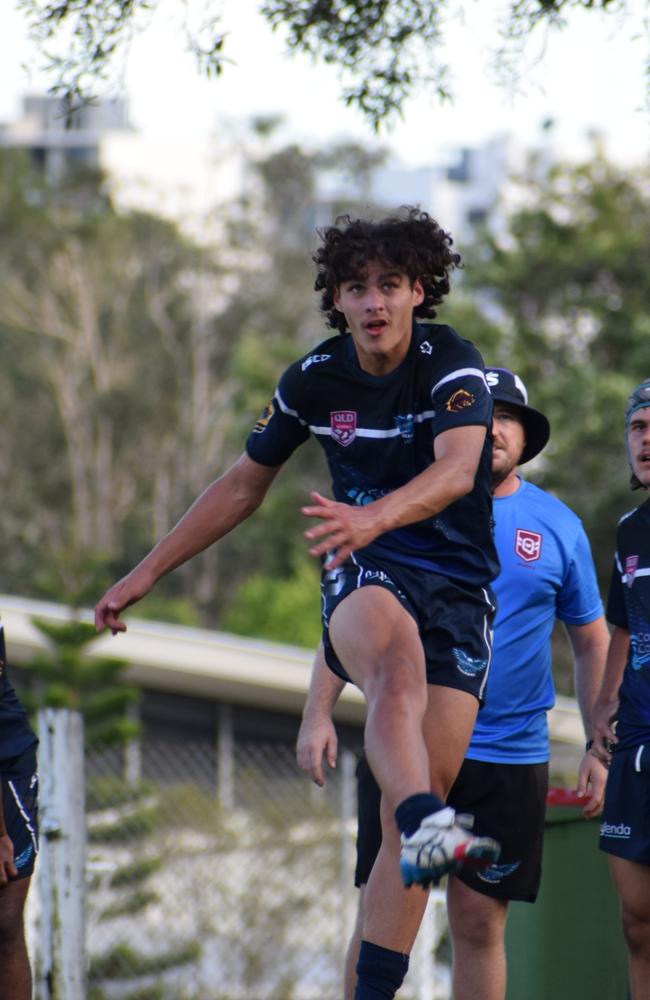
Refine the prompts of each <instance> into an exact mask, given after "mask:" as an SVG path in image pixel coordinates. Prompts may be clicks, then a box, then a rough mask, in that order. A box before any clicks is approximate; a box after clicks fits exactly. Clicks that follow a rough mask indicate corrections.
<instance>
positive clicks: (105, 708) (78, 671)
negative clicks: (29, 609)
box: [23, 618, 140, 748]
mask: <svg viewBox="0 0 650 1000" xmlns="http://www.w3.org/2000/svg"><path fill="white" fill-rule="evenodd" d="M33 623H34V625H35V626H36V628H37V629H38V630H39V632H41V633H42V635H43V636H45V638H46V639H47V640H48V642H49V645H50V652H48V653H39V654H37V655H36V656H35V657H34V658H33V659H32V660H31V662H30V663H28V664H27V665H26V666H27V670H28V671H29V676H30V680H31V684H30V687H29V690H28V691H26V692H25V694H24V697H23V701H24V704H25V707H26V709H27V710H28V711H30V712H35V711H36V710H37V709H39V708H46V707H51V708H67V709H71V710H73V711H78V712H80V713H81V714H82V716H83V718H84V737H85V743H86V747H87V748H90V747H97V746H116V745H117V746H120V745H124V744H125V743H126V742H128V740H130V739H133V738H134V737H135V736H137V735H138V733H139V731H140V727H139V724H138V723H136V722H134V721H132V720H130V719H128V718H127V717H126V714H125V712H126V709H127V707H128V706H129V705H131V704H133V703H134V702H135V701H137V699H138V697H139V695H138V691H137V689H136V688H134V687H131V686H129V685H126V684H122V683H120V678H121V675H122V673H123V671H124V667H125V664H124V663H123V662H122V661H121V660H113V659H109V658H107V657H106V658H102V657H98V658H93V657H90V656H88V655H87V652H86V647H87V646H88V644H89V643H90V642H92V641H93V640H94V639H95V638H96V632H95V629H94V627H93V626H92V625H90V624H89V623H88V622H81V621H77V620H74V619H71V620H70V621H69V622H62V623H61V622H50V621H45V620H44V619H41V618H34V619H33Z"/></svg>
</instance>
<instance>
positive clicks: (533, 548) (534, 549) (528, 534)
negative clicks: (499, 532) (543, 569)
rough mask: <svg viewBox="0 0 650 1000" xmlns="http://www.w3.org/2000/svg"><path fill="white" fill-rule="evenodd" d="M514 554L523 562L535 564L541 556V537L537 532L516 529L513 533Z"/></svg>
mask: <svg viewBox="0 0 650 1000" xmlns="http://www.w3.org/2000/svg"><path fill="white" fill-rule="evenodd" d="M515 552H516V553H517V555H518V556H519V558H520V559H523V560H524V562H528V563H530V562H536V561H537V559H539V558H540V556H541V554H542V536H541V535H540V533H539V532H538V531H527V530H526V528H517V530H516V532H515Z"/></svg>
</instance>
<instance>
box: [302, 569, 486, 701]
mask: <svg viewBox="0 0 650 1000" xmlns="http://www.w3.org/2000/svg"><path fill="white" fill-rule="evenodd" d="M368 586H374V587H383V588H385V589H386V590H388V591H390V592H391V593H392V594H394V596H395V597H396V598H397V600H398V601H399V602H400V604H401V605H402V607H403V608H404V609H405V610H406V611H407V612H408V613H409V614H410V615H411V617H412V618H413V619H414V621H415V623H416V625H417V626H418V630H419V633H420V638H421V640H422V645H423V647H424V655H425V660H426V678H427V684H438V685H441V686H442V687H450V688H457V689H458V690H460V691H467V692H469V693H470V694H473V695H475V696H476V698H478V699H479V701H481V702H482V700H483V692H484V690H485V686H486V683H487V678H488V672H489V667H490V660H491V658H492V624H493V620H494V611H495V602H494V596H493V594H492V591H491V590H490V588H489V587H478V586H477V587H470V586H469V585H468V586H461V585H460V584H457V583H454V582H452V581H451V580H448V579H447V577H444V576H440V575H439V574H437V573H429V572H425V571H423V570H422V569H411V568H410V567H408V566H403V565H401V564H400V563H390V564H389V563H387V562H383V563H382V565H381V566H380V565H379V564H378V563H376V562H375V561H374V560H373V559H372V558H370V557H368V556H367V555H366V554H365V553H364V555H363V557H362V558H361V557H359V556H358V555H352V556H351V557H350V558H349V559H346V561H345V562H344V563H343V565H342V566H339V567H338V568H337V569H335V570H333V571H331V572H324V573H323V577H322V581H321V597H322V609H323V645H324V648H325V659H326V661H327V664H328V666H329V668H330V669H331V670H333V671H334V673H335V674H337V675H338V676H339V677H341V678H343V680H345V681H349V680H350V677H349V676H348V674H347V672H346V670H345V667H344V665H343V664H342V663H341V661H340V660H339V658H338V657H337V655H336V651H335V650H334V647H333V645H332V643H331V641H330V637H329V628H328V626H329V621H330V618H331V616H332V613H333V612H334V610H335V608H336V607H338V605H339V604H340V603H341V601H342V600H344V599H345V598H346V597H347V596H348V595H349V594H351V593H352V592H353V591H355V590H358V589H359V588H361V587H368Z"/></svg>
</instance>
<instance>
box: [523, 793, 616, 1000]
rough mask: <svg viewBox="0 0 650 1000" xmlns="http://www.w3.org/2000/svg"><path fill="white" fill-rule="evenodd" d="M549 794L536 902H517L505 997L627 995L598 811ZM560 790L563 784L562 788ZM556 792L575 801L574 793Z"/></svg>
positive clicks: (568, 999)
mask: <svg viewBox="0 0 650 1000" xmlns="http://www.w3.org/2000/svg"><path fill="white" fill-rule="evenodd" d="M553 791H554V790H551V794H549V804H547V809H546V822H545V830H544V860H543V866H542V884H541V887H540V892H539V895H538V897H537V901H536V902H535V903H533V904H531V903H511V904H510V907H509V910H508V923H507V926H506V954H507V960H508V989H507V993H506V997H507V1000H626V998H627V997H628V986H627V954H626V950H625V945H624V942H623V934H622V931H621V922H620V917H619V910H618V898H617V896H616V893H615V891H614V887H613V885H612V882H611V879H610V876H609V868H608V865H607V856H606V855H605V854H603V852H602V851H600V850H599V849H598V833H599V826H600V818H596V819H592V820H586V819H584V817H583V816H582V813H581V811H580V808H579V807H578V806H577V805H569V806H567V805H553V804H550V803H551V802H552V800H553V794H552V792H553ZM559 791H560V792H562V791H563V790H559ZM555 798H556V799H560V800H562V799H564V801H571V794H570V793H569V794H568V795H567V794H564V795H562V794H560V795H556V796H555Z"/></svg>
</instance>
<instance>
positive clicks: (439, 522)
mask: <svg viewBox="0 0 650 1000" xmlns="http://www.w3.org/2000/svg"><path fill="white" fill-rule="evenodd" d="M491 421H492V399H491V396H490V392H489V390H488V387H487V383H486V381H485V375H484V372H483V362H482V360H481V356H480V354H479V353H478V351H477V350H476V349H475V348H474V347H473V345H472V344H470V343H469V342H468V341H466V340H462V339H461V338H460V337H459V336H458V334H457V333H455V332H454V330H452V329H451V327H449V326H440V325H438V324H428V325H419V324H414V327H413V336H412V338H411V344H410V346H409V350H408V353H407V355H406V357H405V358H404V360H403V362H402V363H401V364H400V365H399V366H398V367H397V368H396V369H395V370H394V371H392V372H389V373H388V374H387V375H381V376H377V375H370V374H369V373H367V372H364V371H362V369H361V368H360V367H359V364H358V361H357V356H356V352H355V349H354V343H353V340H352V337H351V336H350V335H349V334H346V335H344V336H341V335H337V336H335V337H332V338H331V339H330V340H326V341H325V342H324V343H322V344H320V345H319V346H318V347H317V348H316V349H315V350H314V351H312V352H311V353H310V354H308V355H305V357H303V358H301V359H300V360H299V361H296V362H295V363H294V364H293V365H291V367H290V368H288V369H287V370H286V371H285V373H284V375H283V376H282V378H281V379H280V384H279V386H278V388H277V390H276V392H275V394H274V396H273V399H272V401H271V403H270V404H269V405H268V406H267V408H266V410H265V411H264V413H263V414H262V416H261V417H260V419H259V420H258V422H257V424H256V425H255V428H254V430H253V431H252V432H251V434H250V436H249V438H248V441H247V443H246V450H247V452H248V455H249V456H250V458H252V459H253V460H254V461H255V462H259V463H260V464H262V465H268V466H277V465H282V464H283V463H284V462H285V461H286V460H287V459H288V458H289V456H290V455H291V454H292V452H293V451H294V450H295V449H296V448H297V447H298V446H299V445H301V444H302V443H303V442H304V441H306V440H307V438H308V437H309V436H310V434H312V435H314V437H315V438H316V439H317V440H318V442H319V444H320V445H321V447H322V448H323V450H324V452H325V456H326V458H327V462H328V465H329V470H330V473H331V476H332V491H333V494H334V497H335V499H336V500H338V501H339V502H343V503H348V504H359V505H363V504H367V503H370V502H372V501H373V500H377V499H379V498H380V497H383V496H385V495H386V494H388V493H391V492H392V491H393V490H396V489H399V488H400V487H401V486H404V485H405V484H406V483H408V482H410V480H411V479H413V478H414V477H415V476H417V475H418V474H419V473H421V472H423V471H424V470H425V469H427V468H428V467H429V466H430V465H431V463H432V462H433V461H434V460H435V459H434V453H433V442H434V439H435V438H436V436H437V435H438V434H440V433H442V432H443V431H446V430H450V429H451V428H454V427H463V426H470V425H480V426H482V427H487V428H488V434H487V436H486V442H485V446H484V448H483V454H482V456H481V460H480V463H479V468H478V472H477V475H476V480H475V483H474V488H473V489H472V491H471V492H470V493H469V494H468V495H467V496H464V497H462V498H461V499H459V500H456V501H455V502H454V503H452V504H450V505H449V506H448V507H447V508H446V509H445V510H443V511H441V512H440V513H439V514H437V515H435V516H434V517H430V518H427V519H426V520H424V521H419V522H417V523H415V524H409V525H407V526H406V527H403V528H398V529H395V530H394V531H390V532H386V533H385V534H383V535H380V536H379V537H378V538H376V539H375V540H374V541H373V542H372V543H371V544H370V545H369V546H367V549H366V551H367V552H369V553H371V554H372V555H373V557H374V558H375V559H378V560H384V559H386V560H391V561H393V562H399V563H404V564H406V565H408V566H412V567H419V568H421V569H425V570H429V571H433V572H436V573H440V574H442V575H444V576H446V577H448V578H449V579H452V580H455V581H458V582H462V583H469V584H472V585H479V586H483V585H485V584H487V583H489V582H490V581H491V580H493V579H494V577H495V576H496V574H497V572H498V568H499V565H498V560H497V555H496V550H495V547H494V541H493V538H492V530H491V515H492V500H491V495H490V486H491V436H490V433H489V431H490V428H491Z"/></svg>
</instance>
